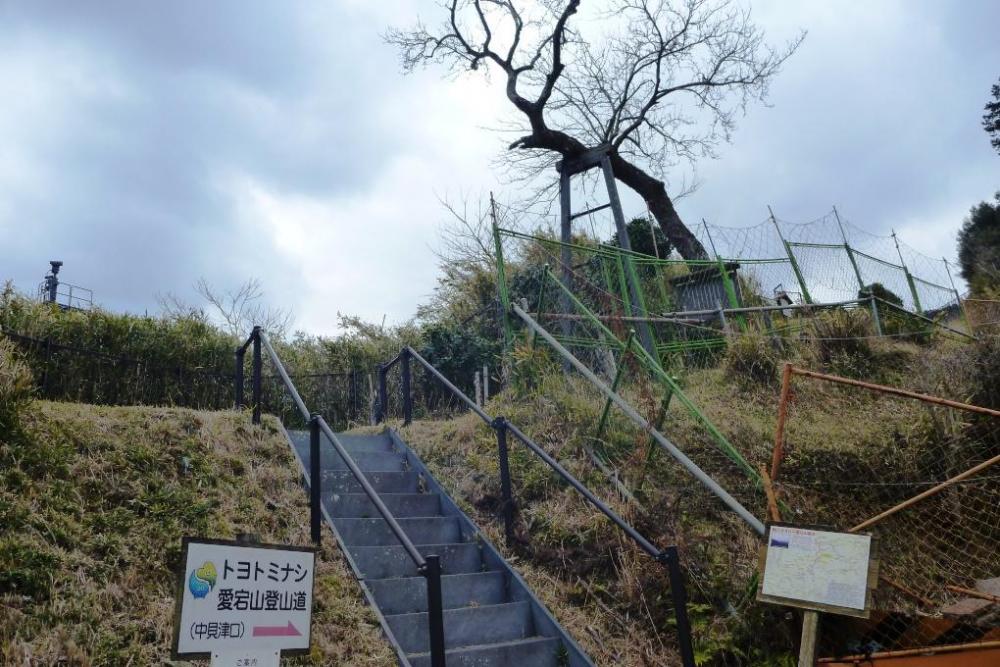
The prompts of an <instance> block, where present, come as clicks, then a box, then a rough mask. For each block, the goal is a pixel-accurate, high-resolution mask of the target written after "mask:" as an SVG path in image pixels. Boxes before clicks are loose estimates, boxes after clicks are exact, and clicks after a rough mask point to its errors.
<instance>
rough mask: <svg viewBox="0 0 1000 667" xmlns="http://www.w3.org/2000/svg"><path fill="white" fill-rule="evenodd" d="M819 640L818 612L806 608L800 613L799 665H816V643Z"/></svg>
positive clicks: (812, 666)
mask: <svg viewBox="0 0 1000 667" xmlns="http://www.w3.org/2000/svg"><path fill="white" fill-rule="evenodd" d="M818 640H819V612H818V611H813V610H811V609H807V610H806V612H805V613H804V614H803V615H802V641H801V643H800V644H799V667H814V666H815V665H816V643H817V641H818Z"/></svg>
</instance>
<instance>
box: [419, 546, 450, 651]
mask: <svg viewBox="0 0 1000 667" xmlns="http://www.w3.org/2000/svg"><path fill="white" fill-rule="evenodd" d="M424 561H425V562H426V566H425V569H424V576H425V577H426V578H427V626H428V629H429V630H430V635H431V637H430V639H431V667H445V664H444V601H443V600H442V597H441V559H440V557H439V556H426V557H425V558H424Z"/></svg>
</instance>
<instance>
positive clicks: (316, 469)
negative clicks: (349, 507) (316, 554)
mask: <svg viewBox="0 0 1000 667" xmlns="http://www.w3.org/2000/svg"><path fill="white" fill-rule="evenodd" d="M320 463H321V461H320V450H319V414H317V413H313V415H312V417H311V418H310V419H309V531H310V533H311V535H312V541H313V544H315V545H316V546H317V547H318V546H321V544H322V540H323V535H322V532H321V530H320V518H321V516H322V511H321V509H320V502H321V500H320V498H321V496H320V494H321V493H322V491H323V488H322V486H323V482H322V473H321V468H320Z"/></svg>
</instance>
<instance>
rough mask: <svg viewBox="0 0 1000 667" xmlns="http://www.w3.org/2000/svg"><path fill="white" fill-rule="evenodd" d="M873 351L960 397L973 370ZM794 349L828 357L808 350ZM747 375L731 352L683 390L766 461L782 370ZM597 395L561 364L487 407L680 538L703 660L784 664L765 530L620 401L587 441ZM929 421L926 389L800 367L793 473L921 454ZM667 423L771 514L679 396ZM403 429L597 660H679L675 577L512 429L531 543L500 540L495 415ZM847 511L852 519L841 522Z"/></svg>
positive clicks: (791, 437)
mask: <svg viewBox="0 0 1000 667" xmlns="http://www.w3.org/2000/svg"><path fill="white" fill-rule="evenodd" d="M800 352H801V351H800ZM872 354H873V355H874V356H873V358H872V360H871V363H870V365H869V366H868V367H867V371H868V372H866V373H865V374H864V376H865V377H873V378H874V379H875V380H876V381H882V382H887V383H893V384H897V385H901V386H910V387H913V388H915V389H921V390H925V391H933V392H936V393H943V394H945V395H951V396H959V397H960V396H962V392H961V387H960V386H947V385H948V382H946V381H945V380H946V379H947V376H948V375H949V374H951V375H961V373H962V372H964V371H963V370H962V369H960V368H957V367H956V366H955V365H954V364H953V363H952V360H953V359H954V358H955V356H954V355H955V350H954V349H952V348H951V347H949V345H947V344H945V345H943V346H938V347H933V348H922V349H917V348H915V347H914V346H909V345H887V346H884V347H880V348H878V349H875V350H873V351H872ZM795 360H796V361H797V362H798V363H800V364H803V365H807V366H809V367H813V368H817V367H821V366H820V364H819V363H818V362H817V361H816V360H815V359H812V358H809V356H808V355H805V356H802V357H797V358H795ZM829 370H834V371H836V370H840V369H837V368H830V369H829ZM738 380H739V378H738V377H734V374H733V372H732V371H729V372H727V370H726V369H725V367H715V368H707V369H702V370H693V371H691V372H689V373H687V374H686V376H685V380H684V383H685V391H686V393H687V394H688V396H689V397H690V398H691V399H692V400H693V401H694V402H695V403H696V404H697V405H699V406H700V407H701V409H702V410H703V411H704V412H705V413H706V414H707V415H708V417H709V418H710V419H711V420H712V421H713V422H714V423H716V424H717V425H718V427H719V428H720V430H721V431H722V432H723V433H725V434H726V436H727V437H728V438H729V439H730V441H731V442H732V443H733V444H734V445H735V446H736V448H737V449H738V450H739V451H740V452H741V453H743V455H744V456H745V457H746V458H747V459H748V460H749V462H750V463H751V464H752V465H753V466H754V467H757V466H758V465H760V464H767V465H769V464H770V457H771V447H772V442H773V436H774V424H775V419H776V408H777V399H778V389H779V387H778V384H777V382H776V381H774V380H773V379H772V381H771V382H765V383H763V384H747V383H745V382H740V381H738ZM942 383H944V384H942ZM959 384H960V383H959ZM512 391H517V390H516V389H515V390H512ZM625 392H626V393H628V394H629V395H630V396H631V398H632V400H633V402H634V403H635V404H638V405H644V404H645V410H644V411H646V412H647V414H652V412H653V411H652V410H651V409H650V408H651V407H653V406H655V404H656V401H655V400H651V399H650V393H649V388H648V387H645V388H644V387H642V386H638V387H637V386H631V387H627V388H626V389H625ZM601 407H602V400H601V399H600V397H598V396H597V395H596V394H595V393H594V392H593V391H592V390H590V388H589V387H587V386H585V383H584V382H583V381H582V380H578V379H570V380H569V381H567V380H566V379H564V378H563V376H562V374H561V373H558V372H556V373H548V374H544V373H543V374H541V375H539V376H537V377H536V379H535V384H534V386H532V387H531V388H530V389H528V390H525V391H523V392H522V393H521V395H520V396H516V395H513V393H512V392H507V393H505V394H502V395H500V396H498V397H495V398H494V399H493V400H492V401H491V403H490V405H489V406H488V407H487V410H488V411H489V412H490V413H491V414H503V415H505V416H507V417H508V419H510V420H511V421H512V422H514V423H515V424H517V425H518V426H519V427H520V428H521V429H522V430H523V431H525V432H526V433H527V434H529V435H531V436H532V437H533V438H535V439H536V440H537V441H538V442H539V443H540V444H541V445H542V446H543V447H545V448H546V449H547V450H548V451H549V452H550V453H552V454H553V455H554V456H555V457H556V458H557V459H558V460H559V461H560V462H561V463H563V465H565V466H566V467H567V468H568V469H569V470H570V471H571V472H573V474H574V475H576V476H577V477H578V478H579V479H581V480H583V481H584V483H585V484H587V485H588V486H589V487H590V488H591V489H593V490H595V491H596V492H598V494H599V495H601V496H602V498H603V499H604V500H605V501H606V502H608V503H609V504H610V505H611V506H612V507H614V508H615V509H616V510H617V511H618V512H619V513H620V514H622V515H624V516H625V517H626V518H627V519H628V520H629V521H631V522H632V523H633V525H635V526H636V527H637V528H639V529H640V531H641V532H642V533H643V534H644V535H646V536H647V537H648V538H650V539H651V540H653V541H654V542H656V543H658V544H660V545H666V544H671V543H676V544H678V545H679V546H680V548H681V553H682V558H683V560H684V562H685V565H686V567H687V568H688V582H689V584H688V585H689V592H690V594H691V597H692V598H693V600H694V603H693V604H692V605H691V612H692V615H693V621H694V626H695V633H696V643H697V644H698V653H699V658H700V660H702V661H704V663H705V664H755V665H756V664H771V665H779V664H786V663H787V662H788V660H789V659H790V656H789V654H788V651H789V649H790V648H791V647H792V646H793V645H794V641H793V635H794V634H795V624H794V622H792V621H791V619H790V618H787V617H785V616H784V614H782V613H780V612H778V611H775V610H774V609H773V608H767V607H765V606H762V605H757V604H755V603H753V591H754V583H753V582H754V572H755V571H756V569H757V550H758V542H757V540H756V538H755V537H754V535H753V534H752V532H751V531H749V530H748V529H747V528H746V527H745V526H744V525H743V524H742V523H741V522H740V521H739V520H738V519H736V518H735V516H734V515H733V514H732V513H730V512H728V511H726V510H725V509H724V508H723V507H722V506H721V504H720V503H719V502H718V501H716V500H715V499H713V498H711V497H709V496H708V495H707V493H706V492H705V491H704V490H702V489H701V488H700V487H699V486H698V484H697V483H696V482H694V481H693V478H692V477H691V476H690V475H689V474H688V473H686V472H685V471H683V470H681V469H680V467H679V466H678V465H677V464H676V463H675V462H673V461H672V460H671V459H670V458H669V457H668V456H666V455H664V454H662V453H660V452H654V456H653V458H652V460H648V459H647V451H648V450H647V447H648V445H647V443H648V439H647V438H646V437H645V436H644V435H643V434H642V433H641V432H640V431H639V430H638V429H636V428H634V427H633V426H631V425H630V423H629V422H627V420H626V419H625V418H623V417H622V416H621V415H614V416H613V417H612V421H611V425H610V427H609V428H608V430H607V435H605V437H604V438H603V441H601V442H597V441H594V440H593V438H592V436H593V435H594V432H595V430H596V429H595V427H596V423H597V421H598V416H599V414H600V411H601ZM926 426H927V424H926V409H925V408H922V407H920V406H919V404H916V403H913V402H905V401H898V400H894V399H890V400H886V399H882V398H878V397H873V396H871V395H868V394H864V393H859V392H854V391H850V392H845V391H843V390H840V389H836V388H830V387H824V386H822V385H819V384H818V383H811V381H809V380H799V381H797V382H796V392H795V403H794V404H793V406H792V408H791V416H790V420H789V423H788V428H787V434H788V435H787V440H788V443H789V450H788V457H787V460H786V466H787V471H788V475H789V477H790V478H810V477H812V478H816V479H823V478H824V477H827V476H829V477H832V478H841V479H854V477H856V476H857V475H858V474H861V473H870V471H872V470H876V471H885V473H886V474H889V473H891V472H892V471H894V470H895V471H900V470H902V469H903V468H905V467H906V466H908V465H910V463H912V462H911V461H910V460H909V459H910V458H911V457H914V456H915V455H916V452H917V450H919V448H914V447H912V446H911V449H910V450H904V449H900V447H899V443H900V442H903V443H906V442H909V443H911V445H913V444H916V443H919V441H920V438H922V437H923V434H924V433H925V432H926ZM664 431H665V432H666V433H667V434H668V435H670V437H672V438H673V439H674V440H675V442H676V443H677V444H678V445H679V446H680V447H681V448H682V449H683V450H684V451H685V452H686V453H687V454H688V455H689V456H690V457H691V458H692V459H693V460H695V461H696V462H697V463H698V464H699V465H701V466H702V467H703V468H704V469H706V470H708V471H709V472H711V473H712V474H713V476H715V477H716V478H717V479H719V480H721V481H722V482H723V484H724V486H726V488H727V489H729V490H730V491H731V492H732V493H733V494H734V495H736V496H737V497H738V498H740V499H741V501H743V502H744V504H745V505H746V506H747V507H748V508H750V509H751V510H752V511H753V512H754V513H755V514H756V515H757V516H761V517H762V516H764V514H765V511H766V510H765V505H764V499H763V496H762V494H761V492H760V491H759V490H756V489H755V488H754V487H753V486H752V485H751V484H750V483H749V482H748V481H747V478H746V476H745V475H744V474H743V473H741V472H739V471H738V470H737V468H736V467H735V466H734V465H733V464H732V463H731V462H730V461H729V460H728V459H727V458H726V457H725V456H724V455H723V454H722V453H721V452H720V451H719V450H718V449H717V448H716V447H715V445H714V444H713V443H712V442H711V441H710V439H709V438H708V437H707V436H706V435H705V432H704V429H703V428H701V427H700V426H699V425H698V424H697V423H696V421H695V420H694V419H693V418H691V416H690V415H689V414H688V413H687V412H686V411H685V410H684V409H683V408H682V407H681V406H680V405H679V404H678V403H677V402H676V401H675V402H674V403H673V404H672V405H671V408H670V411H669V413H668V415H667V418H666V421H665V426H664ZM404 437H405V438H406V439H407V440H408V441H409V442H410V443H411V445H412V446H414V448H415V449H416V450H417V451H418V452H419V453H420V454H421V456H422V457H423V458H424V460H425V461H426V462H427V463H428V465H429V467H430V468H431V469H432V470H433V471H434V472H435V474H436V475H437V476H438V479H439V480H441V481H442V483H443V484H444V485H445V486H446V487H447V488H449V489H450V491H451V492H452V493H453V495H454V496H456V497H457V498H458V499H459V501H460V502H461V503H462V504H463V505H464V507H465V509H466V510H467V511H469V512H470V514H471V515H472V516H473V517H475V519H476V520H477V521H478V523H479V524H480V525H481V526H483V527H484V530H485V531H486V532H487V533H488V534H489V535H490V536H491V537H492V539H493V541H494V543H496V544H497V545H498V546H500V547H501V549H502V550H504V551H505V552H506V553H507V554H508V555H509V556H512V557H513V559H514V560H515V563H516V566H517V567H518V569H519V570H520V571H521V572H522V573H523V574H524V575H525V577H526V579H527V580H528V582H529V584H531V585H532V587H533V588H534V589H535V591H536V592H538V593H539V594H540V596H541V597H542V598H543V599H544V600H545V602H546V603H547V604H548V605H549V607H550V608H551V609H552V611H553V612H554V614H555V615H556V616H557V617H558V618H559V619H560V621H561V622H562V623H563V624H564V625H565V626H566V627H567V629H568V630H569V631H570V632H571V634H572V635H573V636H574V637H575V638H576V639H577V640H578V641H579V642H580V643H581V644H582V645H583V647H584V648H585V650H587V651H588V652H589V653H590V654H591V655H592V656H593V657H594V658H595V660H596V662H597V663H598V664H601V665H612V664H614V665H626V666H632V665H635V666H639V665H659V664H662V665H673V664H677V658H676V653H675V649H674V647H673V642H674V639H673V631H672V627H671V616H672V612H671V609H670V604H669V601H670V597H669V585H668V583H667V581H666V577H665V576H664V574H663V572H662V570H661V569H660V568H659V567H658V566H656V565H655V564H653V563H652V562H651V561H650V559H649V558H647V557H646V556H645V555H644V554H642V553H641V552H639V551H638V549H636V548H634V547H632V546H631V544H630V543H628V541H627V540H626V539H624V538H623V537H622V535H621V533H620V532H619V531H617V530H615V529H614V528H612V527H611V524H610V523H609V522H608V521H607V520H606V519H605V518H604V517H603V516H602V515H600V514H599V513H598V512H597V511H596V510H594V509H593V508H592V507H590V506H589V505H587V504H586V503H585V502H584V501H583V500H582V499H581V498H580V497H579V496H578V495H577V494H575V492H573V491H572V490H570V489H567V488H566V487H565V485H563V484H561V483H560V482H558V481H557V480H556V479H555V478H554V476H553V475H552V474H551V473H549V472H548V469H547V468H546V467H545V466H544V465H543V464H541V463H539V462H538V461H537V459H535V458H533V456H532V455H530V454H529V453H528V452H527V451H526V449H525V448H524V447H523V446H521V445H520V444H519V443H517V442H516V441H512V444H511V452H512V454H511V456H512V460H511V467H512V474H513V478H514V488H515V494H516V496H517V501H518V503H519V506H520V518H519V521H520V523H519V534H520V536H521V538H522V539H523V540H524V543H523V544H521V545H519V546H516V547H515V548H514V549H507V548H506V547H505V546H504V545H503V539H502V537H501V534H500V529H499V522H498V519H497V508H498V500H499V499H498V495H499V489H498V487H499V483H498V468H497V463H496V443H495V438H494V435H493V433H492V432H491V430H490V429H488V428H487V427H486V426H485V425H483V424H482V423H481V422H480V421H479V420H478V418H476V417H475V416H472V415H465V416H462V417H458V418H456V419H452V420H421V421H417V422H415V423H414V424H413V425H411V426H410V427H408V428H407V429H404ZM585 444H589V445H591V446H598V447H601V448H603V449H604V450H605V451H606V452H607V453H608V455H609V456H610V458H611V459H612V460H613V462H614V464H615V465H616V467H617V468H618V469H619V471H620V472H621V473H622V475H623V477H624V479H625V480H626V482H627V483H628V485H629V486H630V488H632V489H633V491H635V492H636V495H637V496H638V497H639V500H640V502H641V505H642V508H641V509H640V508H637V507H636V506H635V505H633V504H631V503H629V502H626V501H624V500H623V499H622V498H620V497H617V496H616V494H615V493H614V491H613V490H612V487H611V485H610V484H609V483H608V481H607V480H606V479H605V478H604V476H603V475H602V474H601V473H600V472H598V471H597V470H596V468H595V466H594V465H593V464H592V463H591V462H590V460H589V458H588V456H587V454H586V453H585V451H584V447H583V446H584V445H585ZM647 461H648V462H647ZM786 490H787V495H786V500H787V502H788V505H789V506H790V507H791V508H792V510H793V511H794V512H796V513H799V516H798V518H800V519H801V518H802V517H810V518H815V517H817V510H818V509H820V508H818V507H817V506H816V505H815V504H810V498H809V496H808V495H802V494H799V493H798V491H797V490H796V489H795V488H792V487H788V488H787V489H786ZM846 501H850V498H849V497H846V498H845V502H846ZM822 509H823V511H824V516H822V518H823V519H826V520H828V521H829V522H830V523H832V524H834V525H840V524H843V523H844V522H845V521H849V520H850V519H856V520H860V519H863V518H867V515H865V516H856V513H857V512H858V511H863V509H864V508H861V509H860V510H859V508H858V507H856V506H854V505H850V506H846V505H845V506H844V507H829V508H827V507H824V508H822ZM838 511H839V512H842V514H841V515H839V516H838V515H837V514H836V512H838ZM849 525H853V522H852V523H847V524H846V525H845V527H846V526H849Z"/></svg>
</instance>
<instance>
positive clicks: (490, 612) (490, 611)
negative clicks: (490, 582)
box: [385, 602, 533, 654]
mask: <svg viewBox="0 0 1000 667" xmlns="http://www.w3.org/2000/svg"><path fill="white" fill-rule="evenodd" d="M385 620H386V621H387V622H388V623H389V627H390V628H392V634H393V636H395V638H396V641H397V642H399V646H400V647H401V648H402V649H403V651H404V652H405V653H407V654H409V653H424V652H426V651H429V650H430V636H429V634H428V629H427V613H426V612H423V613H416V614H395V615H387V616H386V617H385ZM532 626H533V624H532V622H531V607H530V605H529V604H528V603H527V602H508V603H506V604H494V605H487V606H485V607H464V608H462V609H448V610H446V611H445V612H444V645H445V649H449V648H458V647H460V646H476V645H482V644H492V643H495V642H504V641H512V640H515V639H524V638H525V637H528V636H530V635H531V634H532V631H533V627H532Z"/></svg>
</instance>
